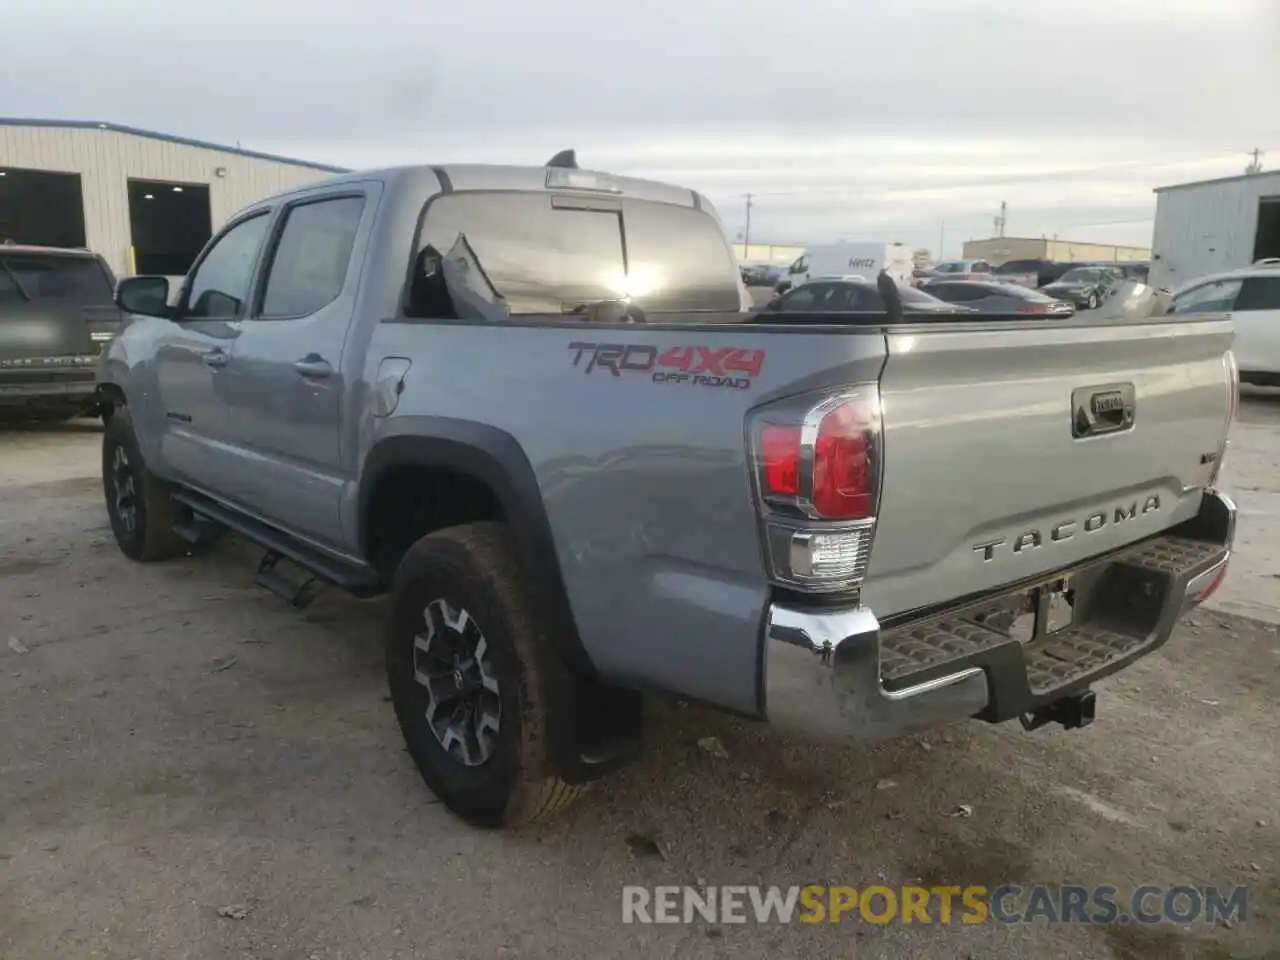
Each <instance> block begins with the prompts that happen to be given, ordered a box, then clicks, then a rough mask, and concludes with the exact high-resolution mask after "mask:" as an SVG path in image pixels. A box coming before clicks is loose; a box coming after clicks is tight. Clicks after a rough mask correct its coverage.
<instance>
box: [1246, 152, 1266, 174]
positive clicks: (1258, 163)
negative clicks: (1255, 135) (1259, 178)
mask: <svg viewBox="0 0 1280 960" xmlns="http://www.w3.org/2000/svg"><path fill="white" fill-rule="evenodd" d="M1249 156H1251V157H1253V162H1252V163H1250V164H1249V165H1248V166H1247V167H1245V168H1244V172H1245V173H1261V172H1262V151H1261V150H1259V149H1258V148H1257V147H1254V148H1253V153H1251V154H1249Z"/></svg>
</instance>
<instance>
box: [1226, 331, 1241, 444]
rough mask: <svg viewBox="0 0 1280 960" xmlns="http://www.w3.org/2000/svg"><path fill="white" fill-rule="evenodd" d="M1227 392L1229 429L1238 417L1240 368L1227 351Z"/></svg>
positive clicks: (1232, 354) (1234, 356)
mask: <svg viewBox="0 0 1280 960" xmlns="http://www.w3.org/2000/svg"><path fill="white" fill-rule="evenodd" d="M1227 391H1228V394H1227V402H1228V407H1227V409H1228V411H1229V412H1228V414H1227V426H1228V427H1230V426H1231V424H1233V423H1235V421H1236V417H1237V416H1239V415H1240V366H1239V364H1237V363H1236V355H1235V354H1234V353H1233V352H1232V351H1230V350H1228V351H1227Z"/></svg>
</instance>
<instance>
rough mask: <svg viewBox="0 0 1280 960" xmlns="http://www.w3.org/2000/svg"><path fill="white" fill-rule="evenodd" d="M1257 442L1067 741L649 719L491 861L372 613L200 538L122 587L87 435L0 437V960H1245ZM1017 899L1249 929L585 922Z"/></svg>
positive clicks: (1277, 609)
mask: <svg viewBox="0 0 1280 960" xmlns="http://www.w3.org/2000/svg"><path fill="white" fill-rule="evenodd" d="M1278 428H1280V400H1276V399H1271V398H1263V399H1255V400H1252V401H1250V402H1248V403H1247V404H1246V409H1245V412H1244V417H1243V420H1242V423H1241V424H1240V426H1239V427H1238V429H1237V431H1236V435H1235V439H1234V442H1235V444H1236V446H1235V448H1234V449H1233V451H1232V453H1231V454H1230V458H1231V459H1230V477H1231V484H1230V485H1231V486H1234V487H1236V488H1238V489H1239V490H1240V500H1241V504H1242V507H1243V508H1244V517H1243V518H1242V527H1243V530H1242V534H1243V537H1242V539H1243V549H1242V551H1241V555H1240V557H1239V561H1238V562H1237V563H1236V564H1235V567H1234V569H1233V574H1232V579H1231V581H1230V590H1229V591H1227V592H1225V593H1224V594H1223V600H1222V601H1221V604H1220V605H1219V607H1218V609H1216V610H1213V611H1202V612H1200V613H1199V614H1197V616H1196V617H1195V618H1194V620H1193V621H1192V622H1191V623H1189V624H1187V625H1185V626H1184V627H1183V628H1182V630H1181V631H1180V633H1179V634H1178V635H1177V636H1176V637H1175V638H1174V639H1173V640H1172V641H1171V642H1170V643H1169V645H1168V646H1167V647H1166V648H1165V649H1164V650H1163V651H1162V652H1161V653H1159V654H1157V655H1155V656H1153V657H1150V658H1148V659H1147V660H1145V661H1143V662H1141V663H1140V664H1138V665H1137V666H1135V667H1134V668H1133V669H1131V670H1129V671H1127V672H1125V673H1124V674H1122V675H1120V676H1118V677H1116V678H1113V679H1111V680H1110V681H1108V682H1106V683H1105V684H1103V685H1102V686H1101V688H1100V695H1099V719H1098V722H1097V723H1095V724H1094V725H1093V726H1092V727H1090V728H1089V729H1087V730H1085V731H1081V732H1074V733H1066V732H1062V731H1060V730H1057V729H1056V728H1055V729H1053V730H1049V729H1045V730H1041V731H1037V732H1035V733H1032V734H1026V733H1023V732H1022V731H1021V730H1020V729H1019V728H1017V727H1008V726H1006V727H1000V728H993V727H988V726H985V725H980V724H966V725H961V726H958V727H954V728H951V729H949V730H947V731H944V732H941V733H938V734H934V735H930V736H928V737H922V738H917V739H914V740H908V741H903V742H897V743H892V744H886V745H883V746H880V747H878V748H875V749H859V748H853V747H848V748H840V747H830V746H815V745H812V744H808V743H804V742H801V741H798V740H793V739H789V738H786V737H783V736H781V735H778V734H776V733H774V732H773V731H771V730H769V729H767V728H764V727H761V726H759V725H754V724H751V723H748V722H745V721H741V720H736V719H730V718H725V717H721V716H718V715H715V714H713V713H710V712H707V711H704V710H701V709H696V708H692V707H689V708H681V707H680V706H679V705H676V704H664V703H655V704H653V707H652V711H651V713H652V718H651V719H652V722H651V724H650V736H649V740H650V748H649V751H648V755H647V758H646V759H645V761H644V762H643V763H641V764H639V765H637V766H635V767H633V768H631V769H629V770H628V771H626V772H624V773H622V774H620V775H618V776H616V777H614V778H613V779H611V780H608V781H606V782H605V783H603V784H601V785H599V786H598V787H597V788H596V789H595V790H594V791H593V792H592V794H590V795H589V796H588V797H587V798H586V799H585V800H584V801H583V802H582V804H581V805H580V806H579V807H578V808H577V809H575V810H574V811H573V812H572V813H571V814H570V815H568V816H567V817H566V818H564V819H563V820H561V821H559V822H556V823H554V824H552V825H550V826H548V827H544V828H541V829H537V830H529V831H524V832H519V833H514V834H510V833H509V834H494V833H482V832H477V831H474V830H471V829H468V828H466V827H463V826H462V825H460V824H459V823H458V822H457V821H456V820H454V819H453V818H451V817H450V816H449V815H448V814H447V813H446V812H445V811H444V809H443V808H442V807H440V806H439V805H437V804H436V803H435V802H434V801H433V799H432V797H431V796H430V794H429V793H428V792H427V790H426V789H425V787H423V785H422V784H421V782H420V780H419V779H418V777H417V774H416V772H415V771H414V770H413V769H412V767H411V765H410V762H409V760H408V758H407V756H406V755H405V753H404V752H403V750H402V748H401V740H400V735H399V732H398V730H397V729H396V728H395V724H394V720H393V718H392V714H391V709H390V706H389V704H388V703H386V702H385V697H384V687H383V677H382V667H381V658H380V650H379V643H378V624H379V604H378V603H377V602H373V603H359V602H355V601H352V600H349V599H346V598H343V597H341V596H337V595H326V596H324V597H323V598H322V599H321V600H319V601H318V602H317V603H316V604H315V605H314V606H313V607H312V608H310V609H309V610H308V611H306V612H304V613H299V612H297V611H294V610H292V609H290V608H289V607H287V606H286V605H284V604H283V603H281V602H280V601H279V600H277V599H275V598H274V597H271V596H269V595H266V594H264V593H263V592H261V591H259V590H258V589H256V588H255V587H254V586H253V585H252V572H253V568H252V566H251V562H250V560H251V558H250V554H249V551H248V550H247V548H246V547H244V546H243V545H239V544H237V543H235V542H234V541H228V542H226V543H224V544H223V545H222V546H220V547H219V549H218V551H217V552H216V553H215V554H214V555H213V556H208V557H204V558H201V559H199V560H185V561H177V562H172V563H168V564H163V565H158V566H150V567H143V566H139V565H137V564H133V563H130V562H128V561H126V560H125V559H124V558H123V557H122V556H121V555H120V554H119V553H118V551H117V550H116V548H115V546H114V543H113V542H112V540H111V535H110V531H109V529H108V527H107V523H106V518H105V515H104V512H103V509H102V506H101V492H100V489H99V485H98V480H97V474H98V459H97V458H98V443H99V440H100V435H99V433H98V432H97V430H96V428H95V427H94V426H93V425H92V424H89V425H82V426H73V427H64V428H59V429H46V430H43V431H38V432H37V431H32V432H21V431H20V432H13V433H8V434H3V435H0V730H3V734H4V736H3V738H2V739H0V957H3V958H4V960H20V958H36V960H53V958H80V957H105V958H120V960H131V958H162V960H180V958H188V957H190V958H197V957H198V958H205V957H208V958H215V957H217V958H223V957H253V958H267V957H270V958H290V960H292V958H298V960H308V958H322V960H333V958H350V960H366V958H391V957H409V956H421V957H432V958H434V957H441V958H454V957H459V958H461V957H466V958H472V957H475V958H481V957H485V958H504V957H533V958H537V957H551V956H554V957H557V958H559V960H569V958H576V957H584V958H586V957H590V958H593V960H594V958H608V957H631V956H644V957H679V958H693V957H723V958H752V957H761V958H764V957H786V956H805V957H815V958H816V957H851V956H854V955H855V953H856V955H857V956H858V957H860V958H875V957H885V958H891V957H914V958H947V960H956V958H959V960H963V958H967V957H972V958H981V960H994V958H1014V957H1019V958H1021V957H1054V958H1110V957H1119V958H1127V960H1180V958H1207V960H1226V958H1232V957H1238V958H1261V957H1280V890H1278V889H1277V869H1278V868H1280V831H1278V830H1277V817H1278V816H1280V809H1278V808H1277V799H1276V798H1277V795H1278V794H1280V750H1278V749H1277V745H1276V744H1277V741H1276V703H1277V698H1278V697H1280V636H1278V635H1277V627H1276V626H1274V625H1273V624H1269V623H1266V622H1263V621H1262V620H1250V619H1244V618H1242V617H1239V616H1235V615H1232V614H1230V613H1227V612H1224V611H1227V610H1233V609H1234V610H1246V611H1248V612H1250V613H1251V614H1252V615H1254V616H1257V617H1263V618H1268V619H1270V620H1272V621H1277V620H1280V601H1278V600H1277V593H1278V591H1277V585H1278V584H1280V579H1277V577H1280V559H1277V553H1280V539H1278V538H1276V537H1275V533H1276V531H1275V529H1274V525H1275V523H1276V518H1277V516H1280V493H1278V492H1277V491H1280V482H1278V481H1277V480H1276V471H1275V467H1276V464H1277V461H1280V437H1278V434H1277V429H1278ZM1268 541H1270V543H1272V544H1276V546H1274V547H1273V546H1270V545H1269V543H1268ZM1273 551H1275V552H1273ZM707 736H716V737H718V738H719V740H720V741H721V743H722V744H723V745H724V747H725V749H726V751H727V756H719V757H717V756H713V755H711V754H709V753H707V752H706V751H704V750H702V749H700V748H699V747H698V745H697V741H698V739H699V738H701V737H707ZM961 805H964V807H965V808H966V809H967V810H969V812H970V815H954V814H962V813H963V811H962V810H961ZM1037 880H1040V881H1045V882H1049V883H1078V884H1084V885H1093V884H1104V883H1105V884H1114V885H1116V886H1118V887H1121V888H1127V887H1131V886H1133V885H1136V884H1139V883H1154V884H1160V885H1165V886H1169V885H1174V884H1180V883H1190V884H1200V885H1209V884H1217V885H1219V886H1231V885H1234V884H1247V885H1249V887H1250V890H1251V893H1250V902H1249V916H1248V918H1247V920H1245V921H1243V922H1237V923H1234V924H1232V925H1231V926H1230V928H1228V927H1226V926H1223V925H1217V926H1208V925H1205V924H1203V923H1198V924H1195V925H1192V926H1190V927H1180V926H1176V925H1173V924H1162V925H1159V926H1156V927H1141V926H1137V925H1128V926H1121V925H1114V926H1110V927H1101V926H1084V925H1068V926H1058V927H1048V926H1045V925H1044V924H1041V923H1037V924H1033V925H1029V926H1020V927H1007V926H998V925H995V924H988V925H982V926H976V927H973V926H971V927H961V926H960V925H953V926H950V927H939V926H920V925H911V926H904V925H901V924H893V925H889V926H873V925H866V924H861V923H858V922H856V921H854V922H852V923H845V924H842V925H840V926H819V927H806V926H802V925H800V924H795V925H790V926H778V925H771V926H764V927H759V926H756V925H754V924H752V925H747V926H720V927H711V926H709V925H707V924H705V923H701V922H700V923H697V924H695V925H692V926H663V927H658V926H649V927H645V926H634V925H623V924H622V923H621V920H620V917H621V893H620V891H621V887H622V885H624V884H645V885H654V884H660V883H676V884H683V883H704V882H705V883H720V884H723V883H766V884H781V885H789V884H803V883H826V884H836V883H841V884H851V885H855V886H857V885H866V884H870V883H877V882H878V883H888V884H890V885H893V884H903V883H908V882H912V881H916V882H923V883H925V884H957V885H964V884H985V885H987V886H989V887H993V886H996V885H998V884H1002V883H1019V884H1026V883H1028V882H1031V881H1037ZM223 908H234V909H230V910H227V909H223ZM220 909H222V912H223V913H226V914H230V915H229V916H221V915H220V914H219V911H220Z"/></svg>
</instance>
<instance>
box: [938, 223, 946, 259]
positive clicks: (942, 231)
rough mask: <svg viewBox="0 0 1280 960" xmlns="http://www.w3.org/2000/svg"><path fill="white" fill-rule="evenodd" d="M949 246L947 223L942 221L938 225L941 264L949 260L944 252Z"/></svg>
mask: <svg viewBox="0 0 1280 960" xmlns="http://www.w3.org/2000/svg"><path fill="white" fill-rule="evenodd" d="M946 245H947V221H945V220H942V221H939V223H938V262H939V263H941V262H942V261H943V260H945V259H946V258H947V255H946V253H945V252H944V250H945V248H946Z"/></svg>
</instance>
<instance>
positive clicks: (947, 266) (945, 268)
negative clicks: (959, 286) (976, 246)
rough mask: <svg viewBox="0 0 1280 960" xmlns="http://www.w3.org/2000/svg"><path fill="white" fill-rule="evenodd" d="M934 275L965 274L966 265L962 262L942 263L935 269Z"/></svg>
mask: <svg viewBox="0 0 1280 960" xmlns="http://www.w3.org/2000/svg"><path fill="white" fill-rule="evenodd" d="M933 272H934V273H964V272H965V265H964V263H962V262H960V261H949V262H947V263H940V264H938V265H937V266H936V267H934V268H933Z"/></svg>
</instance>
